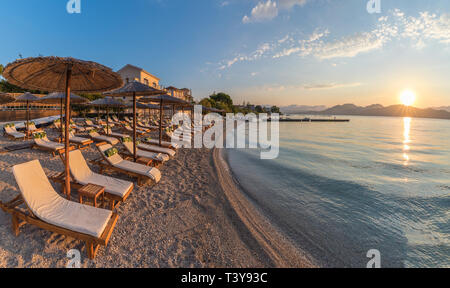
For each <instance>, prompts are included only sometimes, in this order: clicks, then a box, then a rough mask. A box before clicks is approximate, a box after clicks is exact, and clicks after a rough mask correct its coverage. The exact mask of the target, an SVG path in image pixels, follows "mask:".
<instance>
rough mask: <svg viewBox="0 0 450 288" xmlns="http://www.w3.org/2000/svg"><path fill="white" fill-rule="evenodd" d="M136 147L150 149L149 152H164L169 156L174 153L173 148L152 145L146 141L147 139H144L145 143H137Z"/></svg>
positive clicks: (172, 155)
mask: <svg viewBox="0 0 450 288" xmlns="http://www.w3.org/2000/svg"><path fill="white" fill-rule="evenodd" d="M137 147H138V148H139V149H142V150H146V151H151V152H156V153H164V154H167V155H169V156H170V157H174V156H175V154H176V152H175V150H173V149H170V148H166V147H161V146H158V145H153V144H150V143H148V142H147V141H145V143H140V144H138V145H137Z"/></svg>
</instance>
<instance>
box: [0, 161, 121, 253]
mask: <svg viewBox="0 0 450 288" xmlns="http://www.w3.org/2000/svg"><path fill="white" fill-rule="evenodd" d="M13 173H14V177H15V178H16V182H17V184H18V186H19V189H20V195H19V196H17V197H16V198H15V199H13V200H12V201H10V202H8V203H3V202H0V208H1V209H2V210H3V211H5V212H6V213H9V214H11V216H12V226H13V231H14V233H15V235H16V236H18V235H19V233H20V227H22V226H23V225H25V224H31V225H35V226H37V227H39V228H42V229H44V230H47V231H50V232H53V233H57V234H61V235H65V236H69V237H73V238H75V239H78V240H81V241H84V242H85V243H86V250H87V254H88V257H89V258H90V259H94V258H95V256H96V254H97V251H98V248H99V246H100V245H102V246H106V245H107V244H108V242H109V238H110V237H111V234H112V232H113V230H114V227H115V225H116V223H117V219H118V215H117V214H115V213H113V212H112V211H109V210H105V209H100V208H95V207H92V206H87V205H83V204H79V203H76V202H72V201H69V200H67V199H65V198H63V197H61V196H60V195H59V194H58V193H56V191H55V190H54V189H53V187H52V185H51V184H50V182H49V180H48V178H47V176H46V175H45V173H44V170H43V169H42V166H41V165H40V163H39V161H38V160H34V161H31V162H28V163H24V164H20V165H17V166H14V167H13ZM21 205H25V206H26V208H27V209H21V208H20V206H21Z"/></svg>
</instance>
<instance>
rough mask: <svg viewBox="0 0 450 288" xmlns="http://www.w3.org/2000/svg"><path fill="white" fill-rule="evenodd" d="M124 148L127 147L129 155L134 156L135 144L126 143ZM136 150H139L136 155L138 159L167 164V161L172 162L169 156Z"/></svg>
mask: <svg viewBox="0 0 450 288" xmlns="http://www.w3.org/2000/svg"><path fill="white" fill-rule="evenodd" d="M123 146H125V148H126V149H127V150H128V153H130V154H134V153H133V151H134V147H133V142H124V143H123ZM136 150H137V151H136V155H137V156H138V157H144V158H148V159H154V160H157V161H161V162H166V161H169V160H170V157H169V155H167V154H163V153H154V152H148V151H143V150H140V149H136Z"/></svg>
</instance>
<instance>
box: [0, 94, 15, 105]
mask: <svg viewBox="0 0 450 288" xmlns="http://www.w3.org/2000/svg"><path fill="white" fill-rule="evenodd" d="M14 100H16V99H14V97H13V96H11V95H9V94H7V93H0V105H2V104H8V103H11V102H14Z"/></svg>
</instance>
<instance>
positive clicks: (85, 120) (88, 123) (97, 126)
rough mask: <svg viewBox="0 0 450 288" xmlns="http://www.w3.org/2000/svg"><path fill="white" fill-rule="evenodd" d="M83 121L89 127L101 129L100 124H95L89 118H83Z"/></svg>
mask: <svg viewBox="0 0 450 288" xmlns="http://www.w3.org/2000/svg"><path fill="white" fill-rule="evenodd" d="M84 123H86V125H87V126H89V127H94V128H96V129H102V128H103V126H102V125H95V124H94V123H93V122H92V121H91V120H89V119H84Z"/></svg>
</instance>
